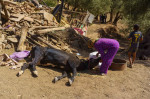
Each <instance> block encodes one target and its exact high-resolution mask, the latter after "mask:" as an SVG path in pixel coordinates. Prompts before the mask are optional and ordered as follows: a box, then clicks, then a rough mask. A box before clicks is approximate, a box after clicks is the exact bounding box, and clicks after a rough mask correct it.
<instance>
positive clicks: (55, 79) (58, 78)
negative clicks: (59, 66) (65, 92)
mask: <svg viewBox="0 0 150 99" xmlns="http://www.w3.org/2000/svg"><path fill="white" fill-rule="evenodd" d="M65 77H67V73H66V71H63V72H62V76H57V77H55V78H54V80H53V83H56V82H57V81H58V80H61V79H63V78H65Z"/></svg>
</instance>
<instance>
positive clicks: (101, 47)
mask: <svg viewBox="0 0 150 99" xmlns="http://www.w3.org/2000/svg"><path fill="white" fill-rule="evenodd" d="M93 47H94V48H95V49H96V50H97V51H98V54H101V59H102V65H101V67H100V75H102V76H103V75H106V74H107V71H108V68H109V66H110V65H111V63H112V61H113V59H114V57H115V55H116V53H117V51H118V49H119V42H118V41H117V40H115V39H108V38H100V39H98V40H97V41H95V42H94V44H93Z"/></svg>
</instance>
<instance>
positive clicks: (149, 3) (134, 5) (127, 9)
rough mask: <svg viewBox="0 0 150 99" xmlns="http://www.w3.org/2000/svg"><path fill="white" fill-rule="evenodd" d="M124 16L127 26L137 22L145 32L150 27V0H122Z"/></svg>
mask: <svg viewBox="0 0 150 99" xmlns="http://www.w3.org/2000/svg"><path fill="white" fill-rule="evenodd" d="M124 18H125V19H126V20H128V25H129V27H133V25H134V24H139V25H140V29H141V31H142V32H143V33H145V32H146V31H147V30H148V29H149V28H150V27H149V26H150V21H149V20H150V0H124Z"/></svg>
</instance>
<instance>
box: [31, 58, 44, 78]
mask: <svg viewBox="0 0 150 99" xmlns="http://www.w3.org/2000/svg"><path fill="white" fill-rule="evenodd" d="M42 58H43V56H41V55H39V56H37V55H35V58H34V59H33V61H32V62H31V63H30V66H31V70H32V73H33V76H36V77H37V76H38V72H37V70H36V65H37V64H38V63H39V62H40V61H41V60H42Z"/></svg>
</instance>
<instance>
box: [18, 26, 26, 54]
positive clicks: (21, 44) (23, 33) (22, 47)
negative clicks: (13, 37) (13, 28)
mask: <svg viewBox="0 0 150 99" xmlns="http://www.w3.org/2000/svg"><path fill="white" fill-rule="evenodd" d="M27 32H28V28H27V27H22V29H21V37H20V41H19V45H18V48H17V51H24V50H25V45H24V42H25V40H26V36H27Z"/></svg>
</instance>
